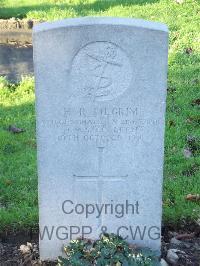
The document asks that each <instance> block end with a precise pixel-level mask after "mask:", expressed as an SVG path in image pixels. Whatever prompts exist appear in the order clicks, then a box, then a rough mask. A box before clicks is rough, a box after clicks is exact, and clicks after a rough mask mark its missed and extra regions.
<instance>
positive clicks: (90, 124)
mask: <svg viewBox="0 0 200 266" xmlns="http://www.w3.org/2000/svg"><path fill="white" fill-rule="evenodd" d="M140 117H141V116H140V110H139V108H138V107H134V108H133V107H114V108H108V107H107V108H106V107H104V108H85V107H80V108H77V109H74V108H64V109H63V110H62V116H61V117H60V118H59V119H49V120H42V121H41V124H40V125H41V127H43V128H49V129H55V132H56V139H57V141H61V142H94V143H96V144H99V143H101V144H106V143H109V142H117V141H121V140H126V141H132V142H133V141H135V142H138V141H139V140H140V139H142V136H141V130H142V128H143V127H146V126H148V127H149V126H152V127H154V126H157V125H158V124H159V123H160V121H159V120H156V119H141V118H140Z"/></svg>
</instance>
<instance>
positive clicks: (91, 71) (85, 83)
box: [71, 41, 132, 101]
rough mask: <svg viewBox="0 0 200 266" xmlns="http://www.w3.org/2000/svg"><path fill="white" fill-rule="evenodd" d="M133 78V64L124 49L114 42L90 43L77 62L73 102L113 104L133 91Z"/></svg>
mask: <svg viewBox="0 0 200 266" xmlns="http://www.w3.org/2000/svg"><path fill="white" fill-rule="evenodd" d="M131 78H132V69H131V64H130V61H129V58H128V56H127V55H126V53H125V51H124V50H123V49H121V48H120V47H119V46H117V45H116V44H113V43H110V42H104V41H99V42H93V43H89V44H87V45H86V46H84V47H82V48H81V49H80V50H79V51H78V53H77V54H76V55H75V57H74V59H73V63H72V70H71V89H72V91H73V92H74V91H75V93H72V94H73V95H72V98H74V99H76V98H79V97H82V98H83V99H88V100H91V101H106V100H112V99H113V98H116V97H118V96H119V95H121V94H122V93H124V91H125V90H127V89H128V88H129V85H130V82H131Z"/></svg>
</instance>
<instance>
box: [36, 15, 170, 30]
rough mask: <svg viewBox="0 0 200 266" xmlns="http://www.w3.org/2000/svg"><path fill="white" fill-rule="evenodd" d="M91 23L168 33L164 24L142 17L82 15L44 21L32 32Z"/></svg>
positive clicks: (89, 24)
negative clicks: (54, 20) (80, 16)
mask: <svg viewBox="0 0 200 266" xmlns="http://www.w3.org/2000/svg"><path fill="white" fill-rule="evenodd" d="M91 25H111V26H112V25H113V26H132V27H138V28H144V29H149V30H157V31H162V32H166V33H168V27H167V25H166V24H163V23H159V22H153V21H147V20H143V19H132V18H119V17H82V18H68V19H63V20H58V21H56V22H44V23H39V24H37V25H34V27H33V34H36V33H40V32H45V31H50V30H55V29H58V28H66V27H81V26H91Z"/></svg>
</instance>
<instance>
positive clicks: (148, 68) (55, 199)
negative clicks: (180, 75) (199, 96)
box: [33, 18, 168, 259]
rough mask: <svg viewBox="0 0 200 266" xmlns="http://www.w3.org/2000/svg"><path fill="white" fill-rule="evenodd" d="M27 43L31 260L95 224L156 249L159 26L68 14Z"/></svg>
mask: <svg viewBox="0 0 200 266" xmlns="http://www.w3.org/2000/svg"><path fill="white" fill-rule="evenodd" d="M33 42H34V43H33V44H34V62H35V76H36V100H37V103H36V107H37V108H36V109H37V139H38V172H39V202H40V231H41V233H43V231H44V228H45V227H46V229H48V230H49V232H50V235H51V233H52V235H51V237H50V238H51V240H49V239H48V237H47V233H45V234H44V235H43V237H42V239H40V255H41V258H42V259H55V258H56V257H57V256H58V255H60V254H61V252H62V246H63V244H67V243H68V242H69V240H70V238H77V237H78V236H83V237H88V238H98V237H99V234H100V233H101V232H102V231H103V232H105V231H106V232H112V233H115V234H120V235H122V236H123V237H125V238H127V240H128V241H129V242H132V243H136V244H138V245H141V246H148V247H150V248H152V249H155V250H157V251H159V250H160V227H161V216H162V204H161V202H162V201H161V199H162V172H163V150H164V145H163V142H164V124H165V121H164V113H165V97H166V77H167V47H168V32H167V27H166V26H165V25H163V24H159V23H153V22H147V21H143V20H134V19H119V18H79V19H68V20H64V21H59V22H55V23H44V24H41V25H37V26H36V27H35V29H34V35H33Z"/></svg>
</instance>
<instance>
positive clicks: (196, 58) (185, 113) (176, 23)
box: [0, 0, 200, 231]
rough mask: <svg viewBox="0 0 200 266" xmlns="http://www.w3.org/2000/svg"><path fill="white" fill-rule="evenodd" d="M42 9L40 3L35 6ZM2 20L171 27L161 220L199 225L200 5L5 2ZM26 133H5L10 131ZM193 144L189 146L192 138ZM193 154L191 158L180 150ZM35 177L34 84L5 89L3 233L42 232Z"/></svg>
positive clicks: (0, 182)
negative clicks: (97, 20)
mask: <svg viewBox="0 0 200 266" xmlns="http://www.w3.org/2000/svg"><path fill="white" fill-rule="evenodd" d="M38 2H40V4H37V3H38ZM0 5H1V6H0V18H9V17H16V16H17V17H26V18H36V19H44V20H55V19H59V18H66V17H76V16H86V15H98V16H121V17H137V18H144V19H148V20H153V21H160V22H164V23H166V24H168V26H169V29H170V49H169V75H168V97H167V117H166V140H165V168H164V176H165V181H164V195H163V209H164V213H163V218H164V221H165V223H174V224H177V223H179V222H183V220H187V219H189V220H195V219H197V218H198V215H199V214H200V208H199V204H198V203H195V202H191V201H186V200H185V196H186V195H187V194H197V193H200V154H199V147H200V108H199V105H197V104H192V103H193V101H194V100H197V99H200V86H199V85H200V74H199V66H200V54H199V53H200V45H199V41H200V34H199V28H198V24H200V19H199V17H200V4H199V1H195V0H185V1H184V3H183V4H177V3H176V2H175V1H174V0H149V1H148V0H146V1H143V0H132V1H131V0H129V1H127V0H116V1H114V0H112V1H108V0H107V1H94V0H93V1H92V0H82V1H80V0H79V1H78V0H71V1H70V0H68V1H56V0H54V1H53V0H49V1H37V0H31V1H30V0H24V1H22V0H16V1H14V0H5V1H0ZM12 124H15V125H16V126H18V127H20V128H23V129H25V130H26V131H25V132H24V133H21V134H13V133H11V132H9V131H7V128H8V126H9V125H12ZM188 136H190V138H192V142H191V141H190V142H188V141H187V137H188ZM188 146H189V147H190V148H191V149H192V150H193V156H191V157H190V158H186V157H185V156H184V154H183V150H184V149H185V148H186V147H188ZM37 223H38V207H37V173H36V140H35V111H34V85H33V80H32V79H30V78H28V79H24V80H23V81H22V82H21V83H20V84H18V85H12V84H8V83H7V82H6V81H5V80H3V79H2V80H1V82H0V231H3V230H5V229H14V228H16V229H19V228H21V229H24V228H30V227H35V226H37Z"/></svg>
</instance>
